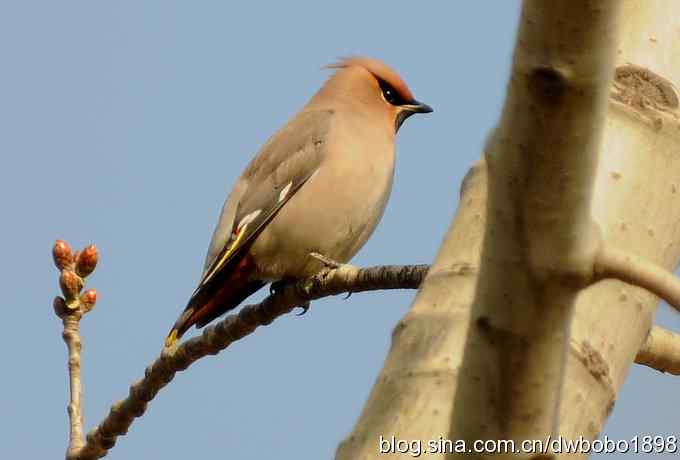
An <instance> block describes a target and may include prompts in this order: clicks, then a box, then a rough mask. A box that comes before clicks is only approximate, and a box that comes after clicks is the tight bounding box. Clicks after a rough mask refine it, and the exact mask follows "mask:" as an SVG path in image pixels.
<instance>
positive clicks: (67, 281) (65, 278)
mask: <svg viewBox="0 0 680 460" xmlns="http://www.w3.org/2000/svg"><path fill="white" fill-rule="evenodd" d="M59 287H60V288H61V292H62V293H63V294H64V297H66V302H67V303H68V302H69V301H70V300H73V299H75V298H77V297H78V293H79V292H80V290H81V289H82V288H83V280H82V279H81V278H80V277H79V276H78V275H76V274H75V273H74V272H72V271H71V270H63V271H62V272H61V276H60V277H59Z"/></svg>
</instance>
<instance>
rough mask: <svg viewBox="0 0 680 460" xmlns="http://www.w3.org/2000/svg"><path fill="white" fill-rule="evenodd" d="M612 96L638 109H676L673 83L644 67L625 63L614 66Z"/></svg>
mask: <svg viewBox="0 0 680 460" xmlns="http://www.w3.org/2000/svg"><path fill="white" fill-rule="evenodd" d="M614 89H615V90H616V91H615V92H614V93H613V94H612V98H613V99H615V100H617V101H619V102H622V103H624V104H626V105H629V106H631V107H633V108H635V109H638V110H644V109H647V108H654V109H658V110H676V109H677V108H678V105H679V98H678V92H677V90H676V89H675V88H674V87H673V84H672V83H671V82H670V81H668V80H666V79H665V78H663V77H662V76H660V75H657V74H656V73H654V72H652V71H651V70H649V69H646V68H644V67H640V66H636V65H633V64H626V65H622V66H619V67H617V68H616V71H615V73H614Z"/></svg>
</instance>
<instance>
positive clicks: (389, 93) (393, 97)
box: [378, 80, 401, 105]
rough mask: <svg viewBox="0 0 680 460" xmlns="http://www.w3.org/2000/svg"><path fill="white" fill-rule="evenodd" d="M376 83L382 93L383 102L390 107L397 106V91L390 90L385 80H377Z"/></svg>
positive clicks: (398, 101) (398, 100)
mask: <svg viewBox="0 0 680 460" xmlns="http://www.w3.org/2000/svg"><path fill="white" fill-rule="evenodd" d="M378 83H379V84H380V90H381V91H382V94H383V97H384V98H385V100H386V101H387V102H389V103H390V104H392V105H399V104H400V102H401V98H400V97H399V94H398V93H397V91H396V90H395V89H394V88H392V87H391V86H390V85H389V84H388V83H387V82H386V81H385V80H378Z"/></svg>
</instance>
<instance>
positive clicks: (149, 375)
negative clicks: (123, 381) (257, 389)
mask: <svg viewBox="0 0 680 460" xmlns="http://www.w3.org/2000/svg"><path fill="white" fill-rule="evenodd" d="M59 244H60V242H58V243H57V245H55V248H56V247H57V246H58V245H59ZM64 244H65V243H64ZM55 254H56V249H55ZM56 260H57V257H56V256H55V261H56ZM62 265H63V264H62ZM57 266H58V267H60V264H59V263H57ZM60 268H61V267H60ZM428 268H429V266H428V265H410V266H379V267H370V268H357V267H353V266H350V265H340V266H339V267H337V268H332V269H331V268H327V269H325V270H324V271H322V272H321V273H319V274H318V275H316V276H314V277H311V278H309V279H305V280H301V281H298V282H295V283H290V284H287V285H285V286H284V287H283V288H281V289H280V290H278V291H277V292H276V293H274V294H272V295H270V296H269V297H267V298H266V299H264V300H263V301H262V302H260V303H258V304H255V305H247V306H244V307H243V308H242V309H241V310H239V312H238V313H236V314H232V315H228V316H226V317H225V318H224V319H222V320H221V321H219V322H218V323H216V324H214V325H211V326H208V327H206V328H205V330H204V331H203V333H202V334H201V335H200V336H197V337H194V338H192V339H189V340H187V341H185V342H183V343H181V344H180V345H178V346H177V347H175V348H170V349H165V350H163V351H162V352H161V355H160V356H159V357H158V358H157V359H156V360H154V361H153V362H152V363H151V364H150V365H149V366H148V367H147V368H146V371H145V373H144V377H143V378H142V379H140V380H138V381H137V382H135V383H134V384H132V386H131V387H130V391H129V395H128V396H127V398H125V399H124V400H122V401H118V402H117V403H115V404H113V406H112V407H111V410H110V412H109V414H108V415H107V416H106V418H105V419H104V420H102V422H101V423H99V425H97V426H96V427H95V428H94V429H93V430H92V431H90V432H89V433H88V435H87V438H86V440H83V435H82V432H83V428H82V426H83V420H82V413H81V409H80V405H81V402H80V393H81V386H80V385H81V384H80V334H79V323H80V319H81V318H82V315H83V314H84V313H86V312H87V311H89V310H90V309H91V306H89V307H88V305H94V303H93V302H89V303H88V302H85V301H80V302H77V305H80V306H81V307H82V308H71V307H69V305H70V304H69V300H68V299H69V298H71V299H73V298H74V296H73V295H71V294H69V296H67V299H66V301H64V299H61V298H60V297H58V298H57V300H55V310H56V311H57V314H58V315H60V317H63V321H64V340H65V341H66V343H67V345H68V348H69V373H70V375H71V404H69V416H70V418H71V439H70V443H69V450H68V452H67V459H68V460H90V459H97V458H101V457H104V456H105V455H106V454H107V452H108V450H109V449H111V448H112V447H113V446H114V445H115V443H116V438H117V437H118V436H121V435H124V434H126V433H127V430H128V428H129V427H130V425H131V424H132V422H133V421H134V419H135V418H136V417H141V416H142V415H143V414H144V412H145V411H146V407H147V404H148V403H149V402H150V401H151V400H153V398H154V397H155V396H156V394H157V393H158V392H159V391H160V390H161V389H162V388H163V387H165V386H166V385H167V384H168V383H170V381H171V380H172V379H173V377H174V376H175V374H176V373H177V372H179V371H182V370H185V369H186V368H188V367H189V366H190V365H191V364H192V363H194V362H195V361H197V360H199V359H201V358H203V357H204V356H207V355H215V354H217V353H219V352H220V351H222V350H224V349H225V348H227V347H228V346H229V345H231V344H232V343H233V342H235V341H237V340H239V339H241V338H243V337H245V336H247V335H249V334H251V333H252V332H253V331H254V330H255V329H256V328H257V327H258V326H263V325H268V324H271V323H272V322H273V321H274V320H275V319H276V318H278V317H279V316H281V315H283V314H285V313H288V312H290V311H291V310H293V309H294V308H295V307H296V306H299V305H301V304H305V303H307V302H309V301H312V300H316V299H320V298H322V297H327V296H332V295H337V294H341V293H345V292H349V293H353V292H363V291H373V290H384V289H416V288H418V286H419V285H420V283H421V282H422V280H423V278H424V277H425V274H426V273H427V270H428ZM63 273H64V271H62V278H64V276H63ZM71 273H73V272H71ZM78 279H80V278H78ZM62 287H63V283H62ZM80 289H82V279H80ZM62 290H64V289H62ZM78 292H79V291H78ZM89 292H93V291H86V292H85V294H87V293H89ZM85 294H83V296H85ZM83 296H81V298H82V297H83ZM86 300H87V299H86ZM74 305H75V303H74Z"/></svg>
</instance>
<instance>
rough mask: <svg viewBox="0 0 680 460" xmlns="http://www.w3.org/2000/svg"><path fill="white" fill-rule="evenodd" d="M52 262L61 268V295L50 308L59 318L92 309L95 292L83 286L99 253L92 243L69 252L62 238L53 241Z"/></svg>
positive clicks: (97, 259)
mask: <svg viewBox="0 0 680 460" xmlns="http://www.w3.org/2000/svg"><path fill="white" fill-rule="evenodd" d="M52 258H53V259H54V265H56V267H57V268H58V269H59V270H60V271H61V274H60V276H59V287H60V288H61V293H62V295H63V297H60V296H58V297H56V298H55V299H54V303H53V306H54V311H55V313H56V314H57V316H59V317H60V318H63V317H64V316H66V315H69V314H76V313H78V314H80V315H82V314H85V313H87V312H88V311H90V310H92V308H94V305H95V303H96V302H97V291H96V290H94V289H87V290H85V291H83V288H84V286H85V278H87V277H88V276H89V275H90V274H91V273H92V272H93V271H94V269H95V267H96V266H97V262H98V261H99V253H98V251H97V247H96V246H95V245H94V244H91V245H89V246H87V247H86V248H85V249H83V250H82V251H77V252H75V253H74V252H73V251H72V250H71V246H69V244H68V243H67V242H66V241H63V240H57V241H56V242H55V243H54V247H53V248H52Z"/></svg>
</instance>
